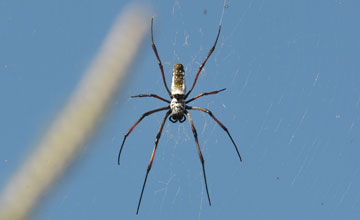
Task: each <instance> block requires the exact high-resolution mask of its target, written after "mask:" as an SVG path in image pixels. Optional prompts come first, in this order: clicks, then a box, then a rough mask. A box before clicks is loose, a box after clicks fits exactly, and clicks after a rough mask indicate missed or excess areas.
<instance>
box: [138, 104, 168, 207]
mask: <svg viewBox="0 0 360 220" xmlns="http://www.w3.org/2000/svg"><path fill="white" fill-rule="evenodd" d="M170 113H171V110H169V111H168V112H167V113H166V114H165V117H164V119H163V120H162V122H161V125H160V129H159V132H158V133H157V135H156V139H155V146H154V149H153V152H152V154H151V158H150V162H149V165H148V167H147V170H146V175H145V179H144V184H143V186H142V189H141V194H140V199H139V203H138V207H137V210H136V214H138V213H139V208H140V204H141V199H142V196H143V193H144V189H145V184H146V180H147V177H148V175H149V172H150V169H151V166H152V163H153V160H154V156H155V153H156V149H157V145H158V143H159V139H160V136H161V133H162V130H163V128H164V125H165V122H166V119H167V117H168V116H169V115H170Z"/></svg>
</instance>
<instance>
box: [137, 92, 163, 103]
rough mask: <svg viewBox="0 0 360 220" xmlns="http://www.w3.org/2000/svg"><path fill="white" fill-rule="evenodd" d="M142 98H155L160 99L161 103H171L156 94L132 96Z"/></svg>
mask: <svg viewBox="0 0 360 220" xmlns="http://www.w3.org/2000/svg"><path fill="white" fill-rule="evenodd" d="M142 97H154V98H157V99H160V100H161V101H164V102H167V103H170V101H169V100H166V99H164V98H162V97H160V96H158V95H156V94H140V95H134V96H131V98H142Z"/></svg>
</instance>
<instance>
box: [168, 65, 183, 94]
mask: <svg viewBox="0 0 360 220" xmlns="http://www.w3.org/2000/svg"><path fill="white" fill-rule="evenodd" d="M171 94H172V95H184V94H185V71H184V66H183V65H182V64H181V63H177V64H175V65H174V69H173V77H172V83H171Z"/></svg>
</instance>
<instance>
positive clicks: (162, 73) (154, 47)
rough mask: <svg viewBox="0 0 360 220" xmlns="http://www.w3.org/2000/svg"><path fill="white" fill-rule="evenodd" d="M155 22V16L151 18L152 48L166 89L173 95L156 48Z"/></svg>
mask: <svg viewBox="0 0 360 220" xmlns="http://www.w3.org/2000/svg"><path fill="white" fill-rule="evenodd" d="M153 22H154V17H152V18H151V45H152V48H153V50H154V53H155V55H156V58H157V60H158V64H159V67H160V71H161V75H162V78H163V82H164V86H165V89H166V91H167V92H168V93H169V96H170V97H171V92H170V90H169V88H168V86H167V84H166V79H165V74H164V67H163V65H162V64H161V60H160V57H159V54H158V51H157V49H156V45H155V43H154V33H153Z"/></svg>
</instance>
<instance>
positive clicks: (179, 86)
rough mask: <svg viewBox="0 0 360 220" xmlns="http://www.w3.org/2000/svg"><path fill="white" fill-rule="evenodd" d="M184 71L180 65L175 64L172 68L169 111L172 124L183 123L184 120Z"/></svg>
mask: <svg viewBox="0 0 360 220" xmlns="http://www.w3.org/2000/svg"><path fill="white" fill-rule="evenodd" d="M185 92H186V86H185V71H184V66H183V65H182V64H181V63H177V64H175V65H174V68H173V77H172V82H171V98H172V99H171V102H170V110H171V115H170V117H169V120H170V121H171V122H172V123H176V122H177V121H179V122H180V123H183V122H184V121H185V120H186V117H185V101H184V97H185Z"/></svg>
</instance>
